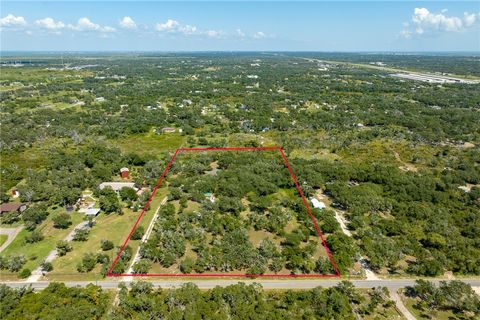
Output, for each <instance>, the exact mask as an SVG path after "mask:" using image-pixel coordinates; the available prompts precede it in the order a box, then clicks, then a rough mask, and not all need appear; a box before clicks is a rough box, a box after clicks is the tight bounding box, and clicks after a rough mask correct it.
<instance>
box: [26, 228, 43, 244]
mask: <svg viewBox="0 0 480 320" xmlns="http://www.w3.org/2000/svg"><path fill="white" fill-rule="evenodd" d="M43 238H44V237H43V234H42V233H41V232H40V231H38V230H33V231H32V232H30V233H29V234H27V236H26V237H25V242H26V243H35V242H38V241H42V240H43Z"/></svg>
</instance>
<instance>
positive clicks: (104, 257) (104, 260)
mask: <svg viewBox="0 0 480 320" xmlns="http://www.w3.org/2000/svg"><path fill="white" fill-rule="evenodd" d="M108 262H110V257H109V256H108V255H106V254H105V253H97V263H102V264H105V263H108Z"/></svg>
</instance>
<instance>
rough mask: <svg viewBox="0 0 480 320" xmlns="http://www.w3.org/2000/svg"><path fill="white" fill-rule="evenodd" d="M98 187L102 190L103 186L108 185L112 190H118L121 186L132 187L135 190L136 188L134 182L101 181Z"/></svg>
mask: <svg viewBox="0 0 480 320" xmlns="http://www.w3.org/2000/svg"><path fill="white" fill-rule="evenodd" d="M98 187H99V188H100V190H103V188H106V187H110V188H112V189H113V191H116V192H118V191H120V190H121V189H122V188H123V187H128V188H132V189H135V191H136V190H137V189H136V188H135V183H133V182H102V183H100V185H99V186H98Z"/></svg>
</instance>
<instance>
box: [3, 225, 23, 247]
mask: <svg viewBox="0 0 480 320" xmlns="http://www.w3.org/2000/svg"><path fill="white" fill-rule="evenodd" d="M22 229H23V225H21V226H20V227H17V228H1V229H0V234H5V235H7V236H8V239H7V241H5V242H4V243H3V244H2V246H0V252H2V251H3V250H5V249H6V248H7V247H8V245H9V244H10V243H12V241H13V240H14V239H15V237H16V236H17V235H18V234H19V233H20V231H22Z"/></svg>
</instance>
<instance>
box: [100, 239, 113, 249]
mask: <svg viewBox="0 0 480 320" xmlns="http://www.w3.org/2000/svg"><path fill="white" fill-rule="evenodd" d="M100 246H101V247H102V250H103V251H108V250H112V249H113V242H112V241H110V240H105V239H104V240H102V241H101V242H100Z"/></svg>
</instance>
